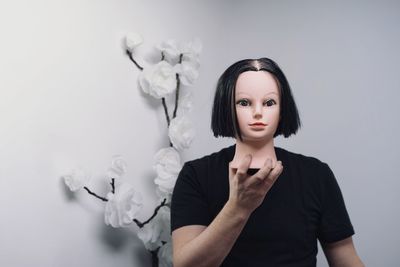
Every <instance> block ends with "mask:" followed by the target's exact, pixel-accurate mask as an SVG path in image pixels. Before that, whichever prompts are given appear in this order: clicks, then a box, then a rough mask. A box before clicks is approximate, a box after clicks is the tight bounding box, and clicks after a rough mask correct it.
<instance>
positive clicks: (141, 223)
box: [133, 198, 167, 228]
mask: <svg viewBox="0 0 400 267" xmlns="http://www.w3.org/2000/svg"><path fill="white" fill-rule="evenodd" d="M166 202H167V199H166V198H164V200H163V201H162V202H161V204H160V205H158V206H157V207H156V209H155V210H154V213H153V215H152V216H151V217H150V218H149V219H148V220H147V221H145V222H140V221H139V220H137V219H133V221H134V222H135V223H136V225H137V226H138V227H139V228H143V226H145V225H146V224H148V223H149V222H150V221H151V220H152V219H153V218H154V217H156V215H157V213H158V210H159V209H160V208H161V207H163V206H167V204H166Z"/></svg>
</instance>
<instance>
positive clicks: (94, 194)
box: [83, 186, 108, 202]
mask: <svg viewBox="0 0 400 267" xmlns="http://www.w3.org/2000/svg"><path fill="white" fill-rule="evenodd" d="M83 188H84V189H85V190H86V191H87V192H88V193H89V194H91V195H92V196H95V197H97V198H98V199H101V200H103V201H104V202H107V201H108V199H107V198H105V197H101V196H99V195H97V194H96V193H93V192H92V191H90V190H89V188H87V187H86V186H84V187H83Z"/></svg>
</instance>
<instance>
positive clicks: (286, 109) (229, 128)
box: [211, 58, 301, 140]
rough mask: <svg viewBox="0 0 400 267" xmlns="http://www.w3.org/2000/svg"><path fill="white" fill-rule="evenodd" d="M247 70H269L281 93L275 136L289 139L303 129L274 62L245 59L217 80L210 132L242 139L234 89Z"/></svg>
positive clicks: (286, 86)
mask: <svg viewBox="0 0 400 267" xmlns="http://www.w3.org/2000/svg"><path fill="white" fill-rule="evenodd" d="M245 71H267V72H269V73H270V74H272V76H273V77H274V78H275V80H276V82H277V84H278V88H279V92H280V96H281V97H280V99H281V103H280V112H279V113H280V120H279V124H278V127H277V129H276V132H275V133H274V137H276V136H278V135H283V136H284V137H289V136H290V135H292V134H296V132H297V131H298V129H299V128H300V126H301V122H300V117H299V113H298V111H297V107H296V103H295V102H294V98H293V96H292V92H291V90H290V86H289V82H288V81H287V79H286V77H285V74H284V73H283V72H282V70H281V69H280V68H279V66H278V64H276V63H275V62H274V61H273V60H272V59H269V58H259V59H243V60H240V61H238V62H236V63H234V64H232V65H231V66H230V67H229V68H228V69H226V70H225V72H224V73H223V74H222V75H221V77H220V78H219V79H218V83H217V88H216V91H215V97H214V104H213V108H212V115H211V129H212V131H213V133H214V136H215V137H218V136H221V137H234V138H235V136H238V137H239V138H240V140H242V135H241V133H240V128H239V123H238V121H237V115H236V107H235V87H236V81H237V79H238V77H239V75H240V74H241V73H243V72H245Z"/></svg>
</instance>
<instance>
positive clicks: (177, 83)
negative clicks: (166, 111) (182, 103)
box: [172, 54, 183, 118]
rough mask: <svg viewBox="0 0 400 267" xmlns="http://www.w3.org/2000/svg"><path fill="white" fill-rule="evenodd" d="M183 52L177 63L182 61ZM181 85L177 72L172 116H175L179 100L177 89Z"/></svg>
mask: <svg viewBox="0 0 400 267" xmlns="http://www.w3.org/2000/svg"><path fill="white" fill-rule="evenodd" d="M182 57H183V54H180V55H179V64H181V63H182ZM180 87H181V79H180V78H179V74H178V73H177V74H176V93H175V109H174V113H173V117H172V118H176V113H177V111H178V102H179V89H180Z"/></svg>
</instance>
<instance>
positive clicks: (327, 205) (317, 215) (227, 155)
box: [171, 145, 354, 267]
mask: <svg viewBox="0 0 400 267" xmlns="http://www.w3.org/2000/svg"><path fill="white" fill-rule="evenodd" d="M234 153H235V145H232V146H230V147H227V148H224V149H222V150H220V151H219V152H215V153H213V154H211V155H207V156H204V157H202V158H200V159H196V160H192V161H189V162H186V163H185V164H184V166H183V168H182V170H181V172H180V174H179V176H178V179H177V181H176V185H175V188H174V192H173V195H172V203H171V231H173V230H175V229H177V228H179V227H182V226H185V225H205V226H207V225H209V224H210V223H211V222H212V221H213V220H214V218H215V217H216V216H217V214H218V213H219V212H220V210H221V209H222V208H223V206H224V205H225V203H226V201H227V200H228V197H229V176H228V163H229V162H230V161H231V160H232V159H233V156H234ZM275 153H276V156H277V159H278V160H280V161H282V164H283V172H282V174H281V175H280V176H279V177H278V179H277V180H276V182H275V184H274V185H273V186H272V188H271V189H270V190H269V192H268V193H267V195H266V197H265V199H264V201H263V202H262V204H261V205H260V206H259V207H258V208H257V209H255V210H254V212H253V213H252V214H251V216H250V217H249V220H248V221H247V223H246V225H245V227H244V228H243V230H242V232H241V234H240V235H239V237H238V239H237V240H236V242H235V244H234V246H233V248H232V250H231V251H230V253H229V254H228V255H227V257H226V258H225V260H224V261H223V263H222V265H221V266H225V267H228V266H229V267H231V266H250V267H258V266H260V267H261V266H262V267H266V266H296V267H302V266H307V267H308V266H316V255H317V252H318V246H317V239H318V240H320V242H322V243H330V242H335V241H339V240H342V239H344V238H347V237H350V236H352V235H353V234H354V230H353V227H352V224H351V222H350V219H349V216H348V213H347V210H346V207H345V203H344V200H343V197H342V193H341V191H340V188H339V185H338V183H337V181H336V179H335V176H334V174H333V173H332V171H331V169H330V168H329V166H328V165H327V164H326V163H323V162H321V161H320V160H318V159H316V158H313V157H308V156H304V155H301V154H296V153H293V152H289V151H287V150H285V149H282V148H279V147H275ZM210 253H212V251H210Z"/></svg>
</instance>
